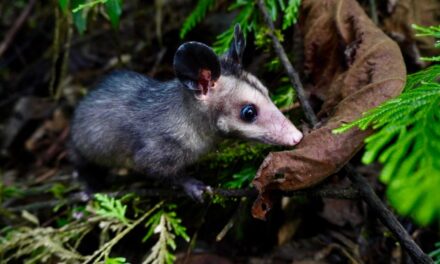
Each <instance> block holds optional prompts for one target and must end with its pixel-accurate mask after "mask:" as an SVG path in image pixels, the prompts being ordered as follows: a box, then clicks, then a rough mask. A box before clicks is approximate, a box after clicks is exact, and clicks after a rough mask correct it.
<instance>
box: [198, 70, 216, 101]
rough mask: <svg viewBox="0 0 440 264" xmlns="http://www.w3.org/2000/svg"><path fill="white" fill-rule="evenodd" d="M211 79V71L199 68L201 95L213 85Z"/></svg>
mask: <svg viewBox="0 0 440 264" xmlns="http://www.w3.org/2000/svg"><path fill="white" fill-rule="evenodd" d="M213 83H214V82H213V81H212V78H211V71H210V70H206V69H200V71H199V80H198V84H199V90H200V91H201V95H206V94H207V93H208V90H209V88H210V87H211V86H213Z"/></svg>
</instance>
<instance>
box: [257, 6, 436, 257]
mask: <svg viewBox="0 0 440 264" xmlns="http://www.w3.org/2000/svg"><path fill="white" fill-rule="evenodd" d="M257 3H258V7H259V9H260V11H261V13H262V14H263V17H264V20H265V21H266V24H267V26H268V27H269V35H270V37H271V38H272V41H273V47H274V49H275V52H276V53H277V55H278V57H279V58H280V60H281V63H282V64H283V66H284V69H285V70H286V74H287V75H288V76H289V79H290V81H291V82H292V84H293V86H294V87H295V90H296V92H297V94H298V99H299V100H300V102H301V106H302V108H303V111H304V113H305V115H306V117H307V118H308V119H309V121H310V123H311V124H312V125H313V126H315V125H316V124H317V122H318V119H317V117H316V115H315V113H314V112H313V109H312V108H311V107H310V104H309V103H308V100H307V98H306V97H305V92H304V89H303V86H302V83H301V81H300V79H299V75H298V73H297V72H296V71H295V70H294V69H293V66H292V64H291V63H290V61H289V60H288V58H287V56H286V52H285V51H284V48H283V47H282V45H281V43H280V42H279V41H278V39H277V38H276V36H275V26H274V24H273V22H272V20H271V18H270V15H269V12H268V10H267V7H266V5H265V3H264V1H263V0H257ZM344 170H346V171H347V172H348V174H349V178H350V180H351V181H352V184H353V186H355V188H356V189H358V190H359V192H360V194H361V196H362V198H363V200H364V201H365V202H366V203H367V204H368V206H369V207H370V208H371V210H373V211H374V212H375V213H376V214H377V215H378V217H379V219H380V220H381V222H382V223H383V224H384V225H385V226H386V227H387V228H388V229H389V230H390V231H391V232H392V233H393V234H394V236H395V237H396V239H397V240H398V241H399V242H400V243H401V245H402V247H403V248H404V249H405V250H406V251H407V252H408V254H409V255H410V256H411V259H412V260H413V261H414V263H433V260H432V259H431V258H430V257H429V256H427V255H426V254H425V253H424V252H423V251H422V250H421V249H420V247H419V246H418V245H417V244H416V243H415V242H414V240H413V239H412V238H411V236H410V235H409V234H408V232H406V230H405V229H404V228H403V226H402V225H401V224H400V223H399V221H398V220H397V219H396V217H395V216H394V215H393V213H391V211H390V210H388V208H387V207H386V206H385V205H384V204H383V203H382V201H381V200H380V198H379V197H378V196H377V195H376V193H375V192H374V190H373V188H372V187H371V186H370V184H369V183H368V182H367V180H365V178H364V177H363V176H362V175H361V174H360V173H358V172H357V171H356V170H355V169H354V168H353V166H352V165H351V164H347V165H346V166H345V167H344Z"/></svg>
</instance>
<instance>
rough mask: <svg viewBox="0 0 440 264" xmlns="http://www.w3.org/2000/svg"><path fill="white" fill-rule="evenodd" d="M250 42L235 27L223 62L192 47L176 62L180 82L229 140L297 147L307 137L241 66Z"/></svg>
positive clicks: (177, 56)
mask: <svg viewBox="0 0 440 264" xmlns="http://www.w3.org/2000/svg"><path fill="white" fill-rule="evenodd" d="M244 48H245V39H244V36H243V33H242V32H241V30H240V27H239V26H238V25H237V26H235V30H234V39H233V41H232V43H231V47H230V49H229V51H228V52H227V53H226V54H224V55H223V56H221V57H218V56H217V55H216V54H215V53H214V51H213V50H212V49H211V48H209V47H208V46H206V45H205V44H202V43H199V42H187V43H184V44H183V45H181V46H180V47H179V49H178V50H177V52H176V54H175V57H174V70H175V73H176V76H177V78H178V79H179V80H180V81H181V82H182V83H183V84H184V86H185V87H186V88H187V89H189V90H191V91H192V92H193V93H194V97H195V98H196V103H197V104H199V105H200V107H201V109H204V111H206V112H208V113H207V116H208V117H209V118H210V119H211V120H207V122H212V123H213V124H214V126H215V127H216V129H217V130H218V131H219V132H220V133H222V134H224V135H227V136H228V135H233V136H238V137H241V138H246V139H251V140H256V141H260V142H264V143H268V144H274V145H286V146H293V145H296V144H297V143H298V142H299V141H300V140H301V138H302V133H301V132H300V131H299V130H298V129H297V128H296V127H295V126H294V125H293V124H292V123H291V122H290V120H288V119H287V118H286V117H285V116H284V115H283V114H282V113H281V112H280V110H279V109H278V108H277V107H276V106H275V105H274V103H273V102H272V101H271V99H270V97H269V93H268V90H267V88H266V87H265V86H264V85H263V84H262V83H261V82H260V81H259V80H258V79H257V78H256V77H255V76H254V75H252V74H251V73H248V72H246V71H244V70H243V69H242V67H241V58H242V55H243V51H244Z"/></svg>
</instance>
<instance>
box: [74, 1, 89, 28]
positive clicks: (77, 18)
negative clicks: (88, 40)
mask: <svg viewBox="0 0 440 264" xmlns="http://www.w3.org/2000/svg"><path fill="white" fill-rule="evenodd" d="M84 3H85V0H72V9H73V10H75V9H76V8H78V7H79V6H81V5H84ZM72 16H73V24H74V25H75V27H76V30H78V32H79V33H80V34H81V35H82V34H84V32H85V31H86V28H87V13H86V11H85V10H84V9H81V10H78V11H76V12H75V11H72Z"/></svg>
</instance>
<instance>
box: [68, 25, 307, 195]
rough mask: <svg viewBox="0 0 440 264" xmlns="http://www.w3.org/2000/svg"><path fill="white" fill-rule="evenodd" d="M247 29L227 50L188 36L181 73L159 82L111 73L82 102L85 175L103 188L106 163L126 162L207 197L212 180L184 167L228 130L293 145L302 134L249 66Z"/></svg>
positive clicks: (78, 142) (74, 129)
mask: <svg viewBox="0 0 440 264" xmlns="http://www.w3.org/2000/svg"><path fill="white" fill-rule="evenodd" d="M244 47H245V44H244V36H243V35H242V33H241V31H240V28H239V27H238V26H236V28H235V36H234V40H233V43H232V44H231V48H230V50H229V51H228V53H227V54H226V55H224V56H223V57H220V58H219V57H217V55H216V54H215V53H214V52H213V51H212V50H211V48H209V47H208V46H206V45H204V44H202V43H198V42H187V43H185V44H183V45H181V46H180V47H179V49H178V50H177V51H176V54H175V57H174V70H175V73H176V76H177V79H175V80H172V81H169V82H159V81H156V80H153V79H150V78H148V77H145V76H144V75H141V74H139V73H135V72H131V71H117V72H114V73H111V74H110V75H108V76H107V77H105V78H104V79H103V80H102V81H101V82H100V83H99V84H98V85H97V87H96V88H95V89H94V90H92V91H91V92H90V93H89V94H88V95H87V96H86V97H85V98H84V99H83V100H82V101H81V102H80V103H79V105H78V107H77V109H76V111H75V114H74V118H73V121H72V125H71V140H70V152H71V158H72V161H73V162H74V164H75V166H76V167H77V170H78V173H79V176H80V177H81V178H82V179H84V180H85V181H86V182H88V183H89V187H91V188H92V189H94V188H95V189H96V187H97V186H96V185H95V186H94V184H93V183H94V181H95V183H96V184H99V182H96V180H97V179H98V178H95V177H96V174H100V173H102V172H101V170H100V168H101V167H120V166H125V167H129V168H132V169H133V170H135V171H137V172H139V173H142V174H146V175H148V176H152V177H159V178H161V179H171V180H172V181H174V182H176V183H179V184H180V185H181V186H183V188H184V190H185V191H186V192H187V193H188V194H189V195H190V196H191V197H193V198H195V199H197V200H201V198H202V194H203V190H204V189H205V186H204V184H203V183H201V182H199V181H197V180H194V179H192V178H187V177H185V175H184V168H185V167H186V166H188V165H190V164H192V163H194V162H195V161H197V160H198V159H199V157H200V156H201V155H203V154H205V153H206V152H208V151H209V150H210V149H211V148H212V147H213V146H214V145H215V143H216V142H217V141H218V140H219V138H221V137H225V136H236V137H241V138H247V139H251V140H257V141H260V142H265V143H269V144H277V145H287V146H293V145H295V144H297V143H298V142H299V141H300V140H301V138H302V134H301V132H300V131H298V130H297V129H296V127H295V126H294V125H293V124H292V123H291V122H290V121H289V120H288V119H287V118H285V117H284V116H283V114H282V113H281V112H280V111H279V110H278V109H277V108H276V107H275V105H274V104H273V103H272V102H271V100H270V98H269V96H268V91H267V89H266V87H264V86H263V85H262V84H261V82H260V81H259V80H258V79H257V78H256V77H254V76H253V75H251V74H250V73H247V72H245V71H243V70H242V69H241V65H240V63H241V57H242V53H243V50H244Z"/></svg>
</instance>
